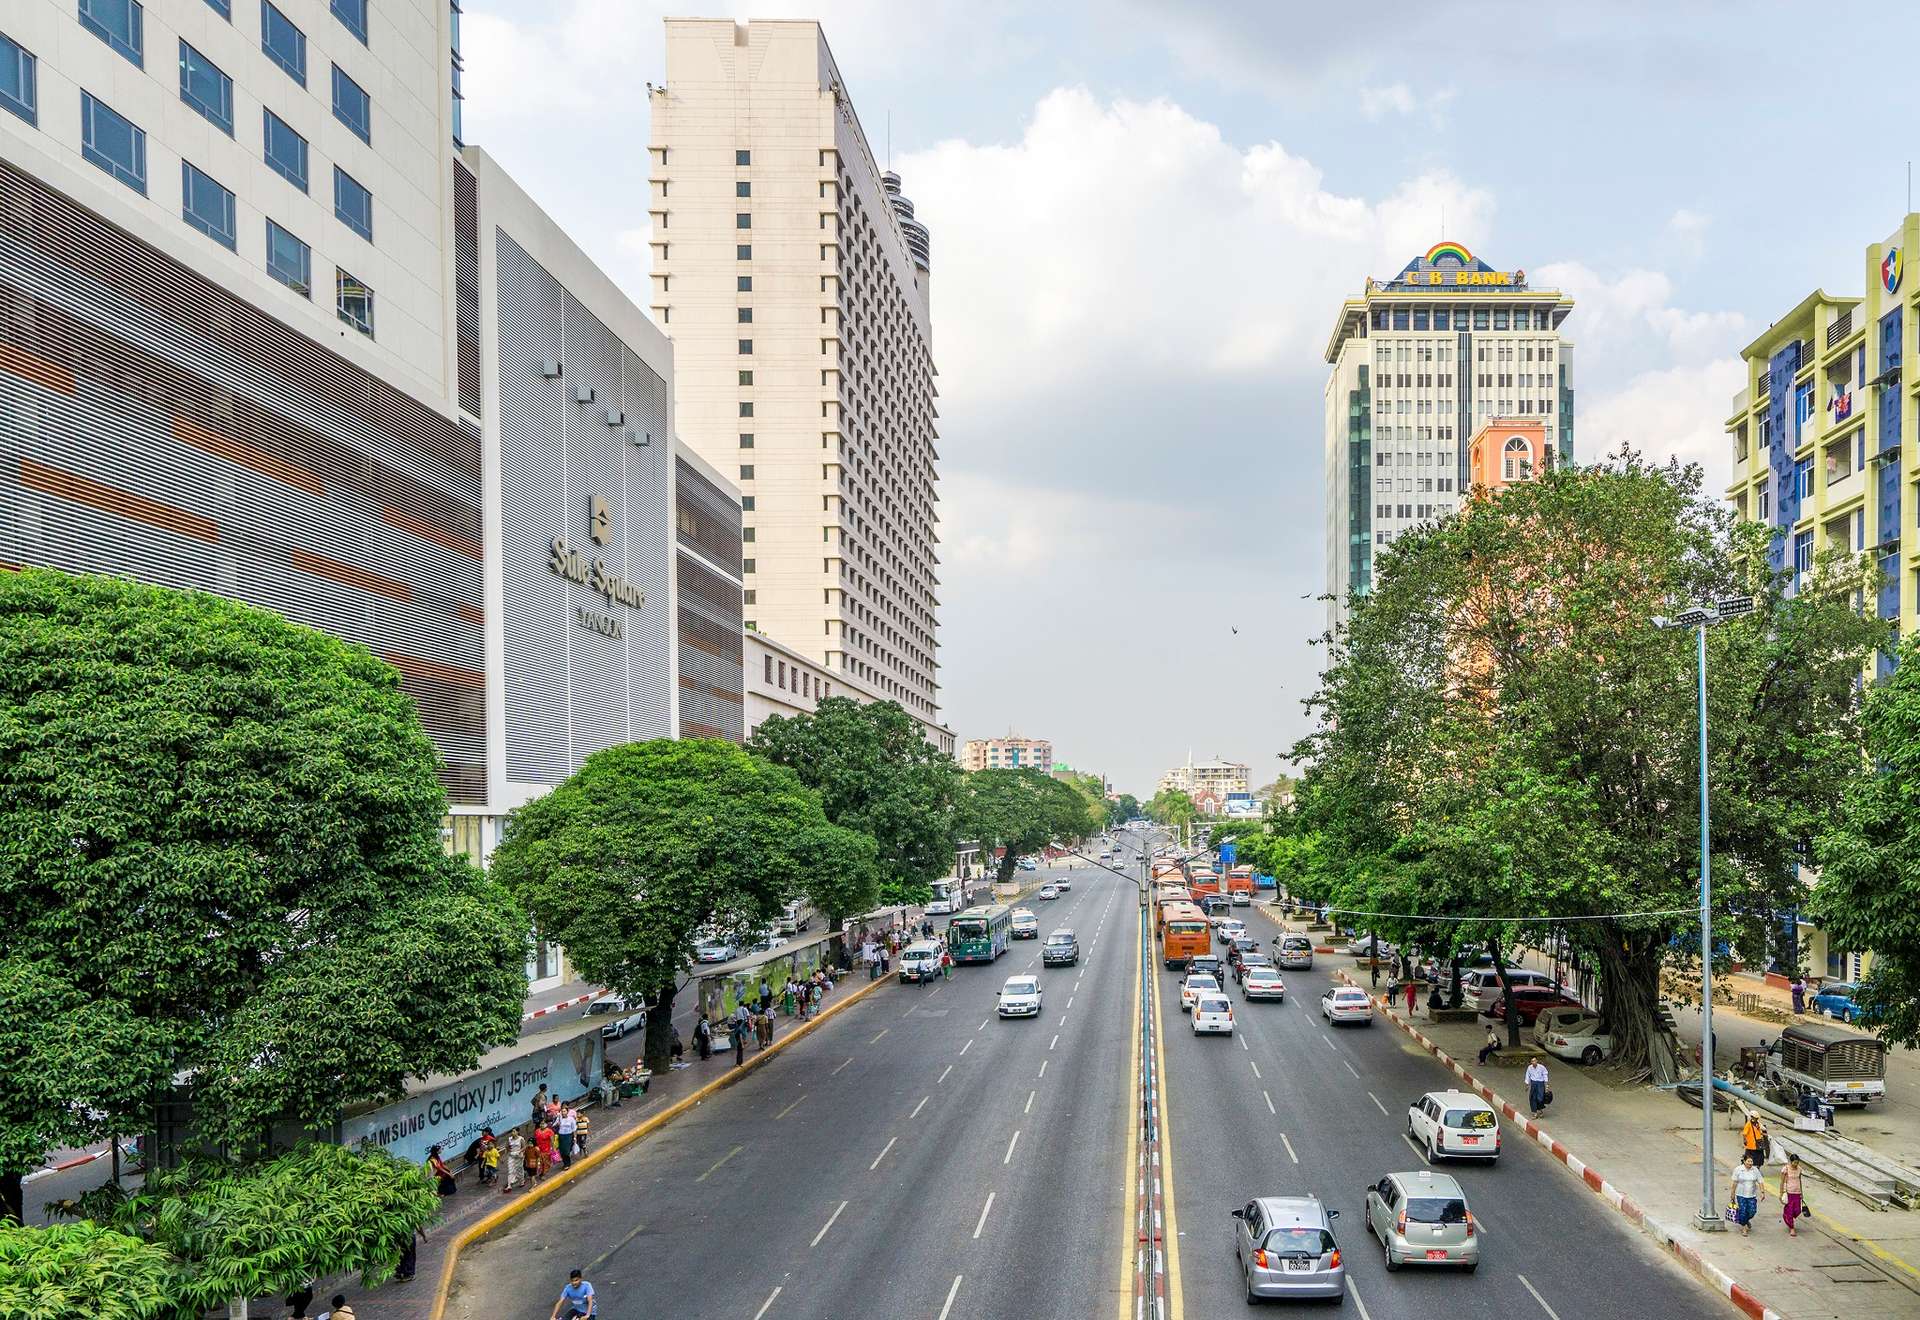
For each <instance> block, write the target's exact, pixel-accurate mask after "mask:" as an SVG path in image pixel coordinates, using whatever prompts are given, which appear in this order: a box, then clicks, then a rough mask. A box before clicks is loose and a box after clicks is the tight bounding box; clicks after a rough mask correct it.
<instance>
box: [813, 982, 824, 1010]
mask: <svg viewBox="0 0 1920 1320" xmlns="http://www.w3.org/2000/svg"><path fill="white" fill-rule="evenodd" d="M826 997H827V988H826V987H825V986H823V985H816V986H814V987H813V1015H814V1016H815V1017H819V1016H820V1001H821V1000H822V999H825V998H826Z"/></svg>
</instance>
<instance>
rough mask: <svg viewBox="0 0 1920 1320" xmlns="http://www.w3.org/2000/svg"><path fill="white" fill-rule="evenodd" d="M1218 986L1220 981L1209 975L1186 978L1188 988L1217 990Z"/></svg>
mask: <svg viewBox="0 0 1920 1320" xmlns="http://www.w3.org/2000/svg"><path fill="white" fill-rule="evenodd" d="M1219 988H1220V983H1219V982H1218V981H1216V980H1214V979H1213V978H1212V977H1211V976H1189V977H1188V978H1187V989H1189V990H1218V989H1219Z"/></svg>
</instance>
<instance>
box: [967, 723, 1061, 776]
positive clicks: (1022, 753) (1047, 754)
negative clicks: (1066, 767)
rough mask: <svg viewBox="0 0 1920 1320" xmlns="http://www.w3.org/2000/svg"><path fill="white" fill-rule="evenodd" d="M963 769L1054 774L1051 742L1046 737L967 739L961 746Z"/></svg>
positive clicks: (1016, 736)
mask: <svg viewBox="0 0 1920 1320" xmlns="http://www.w3.org/2000/svg"><path fill="white" fill-rule="evenodd" d="M960 768H961V769H962V770H1021V769H1024V770H1038V771H1039V772H1040V773H1041V774H1043V775H1050V774H1052V773H1053V744H1052V743H1050V742H1048V741H1047V740H1046V739H1045V738H1023V737H1021V736H1020V735H1019V734H1017V733H1009V734H1008V735H1007V736H1006V737H1004V738H969V739H967V740H966V742H965V743H963V744H961V747H960Z"/></svg>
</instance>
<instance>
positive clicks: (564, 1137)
mask: <svg viewBox="0 0 1920 1320" xmlns="http://www.w3.org/2000/svg"><path fill="white" fill-rule="evenodd" d="M579 1130H580V1116H579V1115H578V1114H576V1113H574V1111H573V1106H571V1105H568V1106H567V1107H566V1108H565V1109H562V1110H561V1111H560V1118H559V1121H557V1122H556V1123H555V1124H554V1125H553V1135H554V1136H555V1138H557V1140H558V1142H559V1146H560V1167H561V1168H563V1169H571V1168H572V1167H573V1134H574V1133H576V1132H578V1131H579Z"/></svg>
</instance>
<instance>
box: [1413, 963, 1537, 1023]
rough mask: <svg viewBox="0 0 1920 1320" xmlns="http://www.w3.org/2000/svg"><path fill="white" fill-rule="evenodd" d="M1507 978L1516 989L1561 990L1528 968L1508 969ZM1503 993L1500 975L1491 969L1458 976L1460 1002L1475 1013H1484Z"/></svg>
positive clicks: (1443, 975)
mask: <svg viewBox="0 0 1920 1320" xmlns="http://www.w3.org/2000/svg"><path fill="white" fill-rule="evenodd" d="M1450 971H1451V969H1447V970H1443V971H1442V972H1441V976H1442V977H1443V978H1444V977H1446V976H1447V975H1449V974H1450ZM1507 977H1508V979H1510V980H1511V981H1512V982H1513V984H1514V987H1515V988H1516V989H1518V988H1519V987H1520V986H1523V985H1530V986H1545V987H1546V988H1547V989H1549V990H1552V991H1554V992H1555V993H1556V994H1557V993H1559V991H1560V989H1561V986H1560V982H1558V981H1556V980H1554V979H1553V977H1551V976H1549V975H1547V974H1546V973H1545V972H1536V971H1534V970H1533V969H1531V968H1528V967H1509V968H1507ZM1505 993H1506V991H1505V988H1504V987H1502V986H1501V984H1500V974H1499V973H1498V972H1496V971H1494V970H1493V968H1491V967H1479V968H1475V969H1474V970H1472V971H1470V972H1463V973H1461V975H1460V1001H1461V1003H1463V1004H1465V1005H1466V1006H1467V1007H1468V1008H1471V1009H1474V1010H1475V1011H1476V1012H1481V1013H1484V1012H1486V1011H1487V1010H1488V1009H1490V1008H1492V1007H1493V1006H1494V1004H1496V1003H1497V1002H1499V999H1500V996H1501V995H1503V994H1505Z"/></svg>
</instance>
